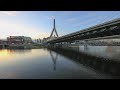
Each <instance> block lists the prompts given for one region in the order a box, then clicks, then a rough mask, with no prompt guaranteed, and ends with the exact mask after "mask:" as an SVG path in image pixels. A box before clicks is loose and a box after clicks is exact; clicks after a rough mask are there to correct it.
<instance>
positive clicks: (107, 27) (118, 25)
mask: <svg viewBox="0 0 120 90" xmlns="http://www.w3.org/2000/svg"><path fill="white" fill-rule="evenodd" d="M54 25H55V22H54ZM54 28H55V26H54ZM53 30H54V29H53ZM55 32H56V35H57V37H56V38H54V39H49V40H48V41H46V42H45V43H47V44H62V43H72V42H74V41H79V43H80V44H81V42H82V44H86V43H87V44H89V45H114V46H118V45H120V43H119V40H120V18H117V19H114V20H111V21H108V22H104V23H102V24H98V25H95V26H92V27H89V28H86V29H83V30H80V31H77V32H74V33H70V34H68V35H64V36H61V37H58V34H57V31H56V28H55ZM52 33H53V31H52ZM52 33H51V36H52ZM109 39H115V40H118V41H115V42H114V40H112V41H111V42H108V41H109ZM94 41H96V42H94ZM105 41H106V42H105ZM97 43H98V44H97Z"/></svg>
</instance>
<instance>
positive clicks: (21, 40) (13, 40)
mask: <svg viewBox="0 0 120 90" xmlns="http://www.w3.org/2000/svg"><path fill="white" fill-rule="evenodd" d="M7 41H8V44H31V43H32V39H31V37H26V36H10V37H7Z"/></svg>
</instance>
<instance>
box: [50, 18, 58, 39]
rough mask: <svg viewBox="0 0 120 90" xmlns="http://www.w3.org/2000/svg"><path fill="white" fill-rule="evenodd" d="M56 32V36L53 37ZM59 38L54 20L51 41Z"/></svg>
mask: <svg viewBox="0 0 120 90" xmlns="http://www.w3.org/2000/svg"><path fill="white" fill-rule="evenodd" d="M54 32H55V34H56V36H55V35H54V36H53V33H54ZM57 37H58V33H57V30H56V26H55V19H54V23H53V30H52V32H51V35H50V37H49V40H51V39H55V38H57Z"/></svg>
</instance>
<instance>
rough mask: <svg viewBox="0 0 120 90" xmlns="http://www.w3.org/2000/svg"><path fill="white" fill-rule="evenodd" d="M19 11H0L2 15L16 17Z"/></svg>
mask: <svg viewBox="0 0 120 90" xmlns="http://www.w3.org/2000/svg"><path fill="white" fill-rule="evenodd" d="M17 13H18V12H17V11H0V15H8V16H16V14H17Z"/></svg>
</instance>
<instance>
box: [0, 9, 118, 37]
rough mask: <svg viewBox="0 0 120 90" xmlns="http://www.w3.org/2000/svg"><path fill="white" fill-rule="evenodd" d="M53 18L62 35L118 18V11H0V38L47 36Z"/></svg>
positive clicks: (49, 32) (51, 26)
mask: <svg viewBox="0 0 120 90" xmlns="http://www.w3.org/2000/svg"><path fill="white" fill-rule="evenodd" d="M54 18H55V20H56V30H57V32H58V35H59V36H63V35H66V34H69V33H73V32H76V31H80V30H82V29H85V28H89V27H91V26H94V25H97V24H100V23H103V22H106V21H110V20H112V19H116V18H120V11H0V39H5V38H6V37H8V36H28V37H31V38H33V39H37V38H41V39H42V38H46V37H49V36H50V34H51V32H52V29H53V19H54Z"/></svg>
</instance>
